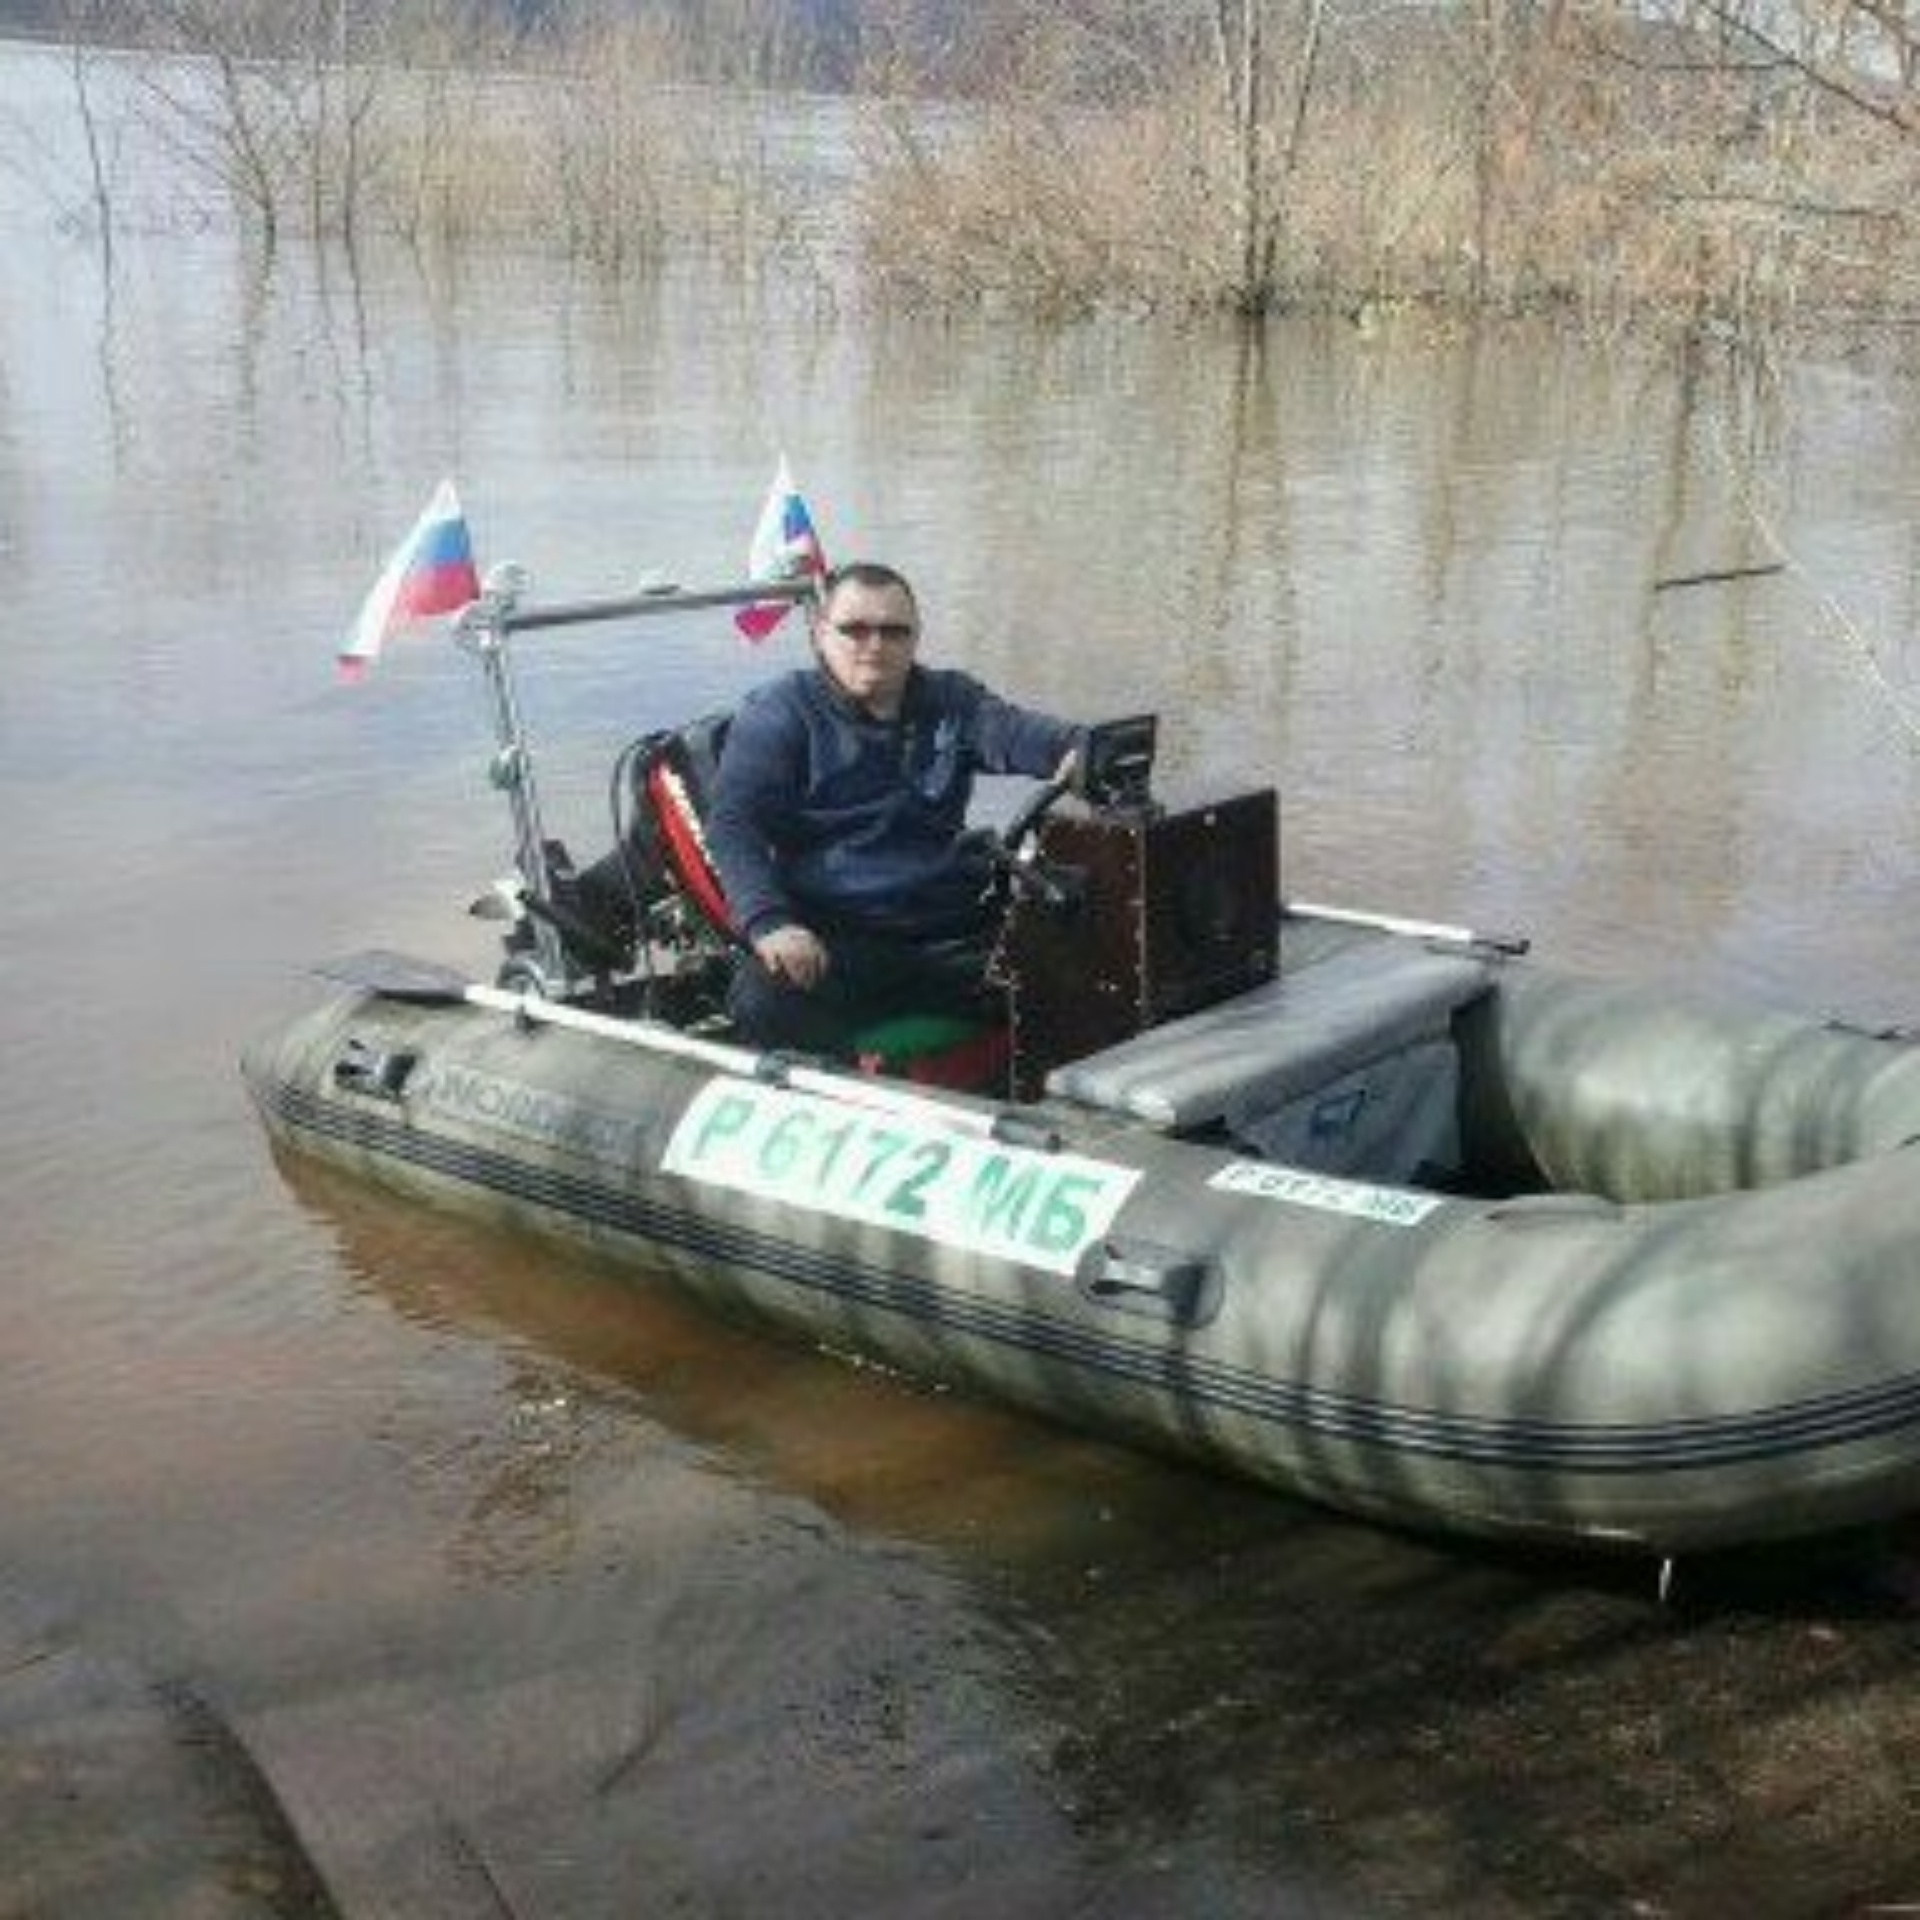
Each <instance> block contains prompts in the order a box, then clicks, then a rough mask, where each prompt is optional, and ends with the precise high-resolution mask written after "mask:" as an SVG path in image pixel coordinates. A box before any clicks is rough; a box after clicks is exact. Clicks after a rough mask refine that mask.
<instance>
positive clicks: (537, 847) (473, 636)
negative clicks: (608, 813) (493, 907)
mask: <svg viewBox="0 0 1920 1920" xmlns="http://www.w3.org/2000/svg"><path fill="white" fill-rule="evenodd" d="M513 596H514V590H513V588H512V587H511V586H503V587H499V588H490V589H489V591H488V592H487V594H486V595H485V596H484V597H483V598H481V599H479V600H477V601H475V602H474V604H473V605H472V606H471V607H470V608H468V610H467V611H466V613H464V614H463V615H462V616H461V618H460V623H459V626H458V627H457V629H456V633H457V636H458V638H459V640H460V643H461V644H462V645H463V646H465V647H466V648H467V649H468V651H469V652H471V653H472V654H474V655H475V657H476V658H477V659H478V660H479V662H480V666H481V670H482V672H483V673H484V675H485V678H486V683H487V702H488V705H489V707H490V708H491V710H492V715H493V733H494V739H495V741H496V742H497V745H496V748H495V752H494V756H493V762H492V764H491V766H489V768H488V769H487V777H488V779H489V780H491V781H492V783H493V785H494V786H495V787H496V788H497V789H498V790H499V791H500V792H502V793H504V794H505V795H506V796H507V804H508V806H509V807H510V808H511V809H512V812H513V828H514V838H515V840H516V842H517V843H518V845H517V859H518V863H519V867H520V872H521V875H522V876H523V877H524V879H525V880H526V883H527V885H528V886H529V887H530V888H531V889H532V891H533V893H534V896H535V897H536V898H537V899H539V900H541V901H545V902H551V901H552V899H553V877H552V875H551V874H549V873H548V871H547V849H546V829H545V827H544V826H543V825H542V823H541V819H540V793H539V789H538V787H537V786H536V785H535V784H534V778H533V756H532V754H531V753H529V752H528V750H527V735H526V727H525V724H524V723H523V722H522V720H521V718H520V702H519V699H518V697H517V696H516V694H515V692H514V686H513V666H512V662H511V660H510V658H509V656H508V651H507V635H508V633H509V631H510V627H509V620H510V617H511V613H512V608H513ZM533 942H534V951H535V952H536V953H537V954H538V955H539V957H540V965H541V969H542V971H543V972H544V973H545V974H546V976H547V978H548V979H550V980H551V981H552V982H553V983H554V989H555V991H556V992H565V991H566V989H567V988H568V987H569V986H570V985H571V984H572V981H573V974H574V969H573V968H572V966H571V965H570V964H569V962H568V959H567V951H566V948H565V946H564V945H563V944H562V942H561V939H560V934H559V931H558V929H557V928H555V927H554V926H553V925H552V924H551V923H550V922H549V921H547V920H545V919H542V918H541V917H540V916H538V915H535V916H534V917H533Z"/></svg>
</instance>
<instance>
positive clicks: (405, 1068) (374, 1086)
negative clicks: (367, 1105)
mask: <svg viewBox="0 0 1920 1920" xmlns="http://www.w3.org/2000/svg"><path fill="white" fill-rule="evenodd" d="M419 1064H420V1056H419V1055H418V1054H417V1053H405V1052H401V1051H399V1050H396V1051H394V1052H392V1053H382V1052H381V1051H380V1050H379V1048H377V1047H370V1046H368V1045H367V1043H366V1042H365V1041H364V1040H355V1039H349V1040H348V1041H347V1044H346V1045H345V1046H344V1047H342V1048H341V1049H340V1057H339V1058H338V1059H337V1060H335V1061H334V1063H333V1084H334V1085H335V1086H336V1087H339V1088H341V1089H343V1090H344V1091H345V1092H347V1093H364V1094H365V1095H366V1096H367V1097H368V1098H369V1099H371V1100H393V1101H398V1100H399V1099H401V1098H402V1096H403V1095H404V1094H405V1092H406V1086H407V1081H408V1079H409V1078H410V1077H411V1076H412V1073H413V1070H414V1068H415V1067H417V1066H418V1065H419Z"/></svg>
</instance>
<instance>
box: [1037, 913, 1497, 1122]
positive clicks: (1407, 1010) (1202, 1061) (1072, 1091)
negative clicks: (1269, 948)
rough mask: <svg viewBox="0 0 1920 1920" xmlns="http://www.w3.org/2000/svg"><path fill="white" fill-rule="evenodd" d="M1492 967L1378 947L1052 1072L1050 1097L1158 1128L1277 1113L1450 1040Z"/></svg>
mask: <svg viewBox="0 0 1920 1920" xmlns="http://www.w3.org/2000/svg"><path fill="white" fill-rule="evenodd" d="M1487 978H1488V974H1487V965H1486V962H1485V961H1483V960H1477V959H1474V958H1471V957H1470V956H1468V955H1465V954H1456V953H1436V952H1432V951H1430V950H1429V949H1427V948H1426V947H1422V946H1415V945H1412V944H1410V943H1408V942H1405V941H1399V940H1392V941H1384V940H1383V941H1377V942H1376V941H1369V942H1366V943H1363V944H1360V945H1356V946H1353V947H1348V948H1344V949H1342V950H1341V951H1340V952H1337V953H1333V954H1329V955H1328V956H1327V957H1326V958H1324V959H1321V960H1317V961H1315V962H1313V963H1312V964H1311V965H1309V966H1305V967H1302V968H1300V969H1299V970H1298V971H1295V972H1289V973H1284V974H1282V975H1281V976H1280V978H1279V979H1277V980H1272V981H1269V982H1268V983H1267V984H1266V985H1265V986H1262V987H1256V988H1254V990H1253V991H1252V992H1251V993H1243V994H1239V995H1237V996H1236V997H1235V998H1233V999H1231V1000H1223V1001H1221V1002H1220V1004H1219V1005H1218V1006H1215V1007H1208V1008H1207V1009H1205V1011H1203V1012H1201V1013H1195V1014H1189V1015H1188V1016H1187V1018H1186V1019H1184V1020H1175V1021H1173V1022H1171V1023H1170V1024H1168V1025H1167V1026H1164V1027H1155V1028H1154V1029H1153V1030H1152V1031H1151V1032H1148V1033H1142V1034H1137V1035H1135V1036H1134V1038H1133V1039H1131V1040H1123V1041H1121V1042H1120V1044H1119V1045H1118V1046H1115V1047H1108V1048H1106V1049H1105V1050H1104V1051H1102V1052H1100V1053H1095V1054H1090V1055H1089V1056H1088V1057H1087V1058H1086V1059H1084V1060H1076V1061H1074V1062H1072V1063H1071V1064H1070V1065H1068V1066H1064V1067H1056V1068H1055V1069H1054V1070H1053V1072H1052V1073H1050V1074H1048V1076H1047V1091H1048V1092H1049V1093H1053V1094H1060V1095H1063V1096H1064V1097H1065V1098H1067V1099H1070V1100H1079V1101H1082V1102H1084V1103H1085V1104H1086V1105H1088V1106H1094V1107H1106V1108H1110V1109H1112V1110H1113V1111H1115V1112H1118V1113H1126V1114H1131V1115H1132V1116H1133V1117H1134V1118H1135V1119H1139V1120H1145V1121H1148V1122H1150V1123H1151V1124H1152V1125H1154V1126H1159V1127H1204V1126H1209V1125H1211V1124H1213V1123H1214V1122H1215V1121H1218V1120H1220V1119H1222V1118H1223V1117H1224V1116H1225V1114H1226V1112H1227V1108H1228V1106H1229V1105H1232V1106H1235V1107H1236V1108H1240V1109H1242V1110H1245V1109H1247V1108H1249V1107H1252V1106H1278V1105H1280V1104H1282V1103H1283V1102H1285V1101H1288V1100H1292V1099H1297V1098H1298V1097H1299V1096H1300V1095H1301V1094H1304V1093H1311V1092H1312V1091H1313V1090H1314V1089H1315V1088H1317V1087H1322V1086H1325V1085H1326V1084H1327V1082H1328V1081H1330V1080H1336V1079H1338V1078H1339V1077H1340V1076H1341V1075H1342V1074H1345V1073H1351V1072H1352V1071H1354V1070H1355V1069H1356V1068H1358V1067H1362V1066H1365V1065H1366V1064H1367V1063H1368V1062H1369V1061H1372V1060H1378V1059H1380V1058H1381V1057H1382V1056H1384V1055H1386V1054H1389V1053H1393V1052H1397V1051H1398V1050H1399V1049H1400V1048H1402V1047H1406V1046H1411V1045H1413V1044H1414V1043H1415V1042H1417V1041H1421V1040H1429V1039H1432V1038H1434V1037H1436V1036H1437V1035H1438V1034H1440V1033H1442V1032H1443V1031H1444V1030H1445V1029H1446V1026H1447V1023H1448V1021H1449V1020H1450V1019H1451V1017H1452V1015H1453V1011H1454V1009H1455V1008H1456V1007H1461V1006H1464V1005H1466V1004H1467V1002H1468V1001H1470V1000H1474V999H1477V998H1478V997H1479V996H1480V994H1482V993H1483V992H1485V990H1486V986H1487Z"/></svg>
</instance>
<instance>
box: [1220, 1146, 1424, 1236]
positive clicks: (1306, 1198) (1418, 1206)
mask: <svg viewBox="0 0 1920 1920" xmlns="http://www.w3.org/2000/svg"><path fill="white" fill-rule="evenodd" d="M1207 1185H1208V1186H1210V1187H1218V1188H1219V1189H1220V1190H1221V1192H1223V1193H1251V1194H1256V1195H1258V1196H1259V1198H1261V1199H1262V1200H1283V1201H1286V1202H1287V1203H1289V1204H1290V1205H1292V1206H1296V1207H1312V1208H1313V1209H1314V1210H1315V1211H1316V1212H1319V1213H1344V1214H1347V1215H1350V1216H1351V1217H1352V1218H1353V1219H1356V1220H1375V1221H1378V1222H1379V1223H1380V1224H1381V1225H1382V1226H1388V1227H1414V1226H1418V1225H1419V1224H1420V1222H1421V1221H1422V1220H1424V1219H1425V1218H1426V1217H1427V1215H1428V1214H1430V1213H1431V1212H1432V1211H1433V1210H1434V1208H1436V1207H1437V1206H1439V1204H1440V1201H1439V1199H1438V1198H1437V1197H1436V1196H1435V1195H1433V1194H1430V1193H1409V1192H1407V1191H1406V1189H1405V1188H1404V1187H1375V1186H1370V1185H1368V1184H1367V1183H1366V1182H1364V1181H1360V1180H1336V1179H1335V1178H1334V1177H1333V1175H1332V1174H1328V1173H1302V1172H1301V1171H1300V1170H1299V1168H1297V1167H1273V1166H1268V1165H1266V1164H1265V1163H1264V1162H1262V1161H1258V1160H1235V1161H1233V1162H1232V1163H1231V1164H1229V1165H1227V1166H1224V1167H1222V1168H1221V1169H1220V1171H1219V1172H1218V1173H1216V1174H1215V1175H1214V1176H1213V1178H1212V1179H1211V1180H1209V1181H1208V1182H1207Z"/></svg>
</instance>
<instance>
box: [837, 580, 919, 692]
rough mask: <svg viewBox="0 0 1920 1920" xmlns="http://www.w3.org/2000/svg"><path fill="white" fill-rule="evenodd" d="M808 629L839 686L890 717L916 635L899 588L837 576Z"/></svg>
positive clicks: (907, 598)
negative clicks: (843, 579) (837, 584)
mask: <svg viewBox="0 0 1920 1920" xmlns="http://www.w3.org/2000/svg"><path fill="white" fill-rule="evenodd" d="M813 632H814V644H815V645H816V646H818V647H819V649H820V658H821V660H822V661H823V662H824V663H825V665H826V669H827V671H828V673H830V674H831V675H832V676H833V678H834V679H835V681H837V682H838V683H839V685H840V687H841V688H842V690H843V691H844V692H846V693H847V694H849V695H851V696H852V698H853V699H855V700H857V701H859V702H860V704H861V705H862V706H864V707H870V708H872V710H873V711H874V712H876V713H879V714H882V715H885V716H887V717H889V718H890V717H891V716H892V715H893V714H894V713H896V712H898V711H899V707H900V699H901V696H902V695H903V694H904V693H905V691H906V686H907V674H908V672H909V671H910V670H911V668H912V666H913V655H914V649H915V647H916V646H917V645H918V643H919V639H920V621H919V616H918V615H917V614H916V613H915V612H914V607H913V598H912V596H911V595H910V594H908V593H907V592H906V590H905V589H904V588H902V587H893V586H887V587H868V586H862V585H860V584H859V583H858V582H857V581H852V580H846V581H842V582H841V584H840V585H839V586H838V587H836V588H835V589H834V591H833V596H832V598H831V599H830V600H828V602H827V604H826V605H825V607H823V608H822V609H821V612H820V617H819V619H818V620H816V621H815V622H814V629H813Z"/></svg>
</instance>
